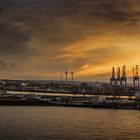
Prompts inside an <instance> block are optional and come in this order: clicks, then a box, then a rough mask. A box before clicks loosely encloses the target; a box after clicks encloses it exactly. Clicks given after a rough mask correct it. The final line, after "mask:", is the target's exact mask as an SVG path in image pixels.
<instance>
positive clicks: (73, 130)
mask: <svg viewBox="0 0 140 140" xmlns="http://www.w3.org/2000/svg"><path fill="white" fill-rule="evenodd" d="M25 139H26V140H94V139H95V140H97V139H101V140H125V139H126V140H127V139H130V140H131V139H132V140H139V139H140V111H137V110H115V109H93V108H72V107H14V106H9V107H7V106H3V107H2V106H1V107H0V140H25Z"/></svg>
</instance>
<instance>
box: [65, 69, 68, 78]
mask: <svg viewBox="0 0 140 140" xmlns="http://www.w3.org/2000/svg"><path fill="white" fill-rule="evenodd" d="M65 76H66V81H68V71H67V70H65Z"/></svg>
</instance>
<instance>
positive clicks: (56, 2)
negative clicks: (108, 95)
mask: <svg viewBox="0 0 140 140" xmlns="http://www.w3.org/2000/svg"><path fill="white" fill-rule="evenodd" d="M123 64H125V65H127V69H128V73H127V74H128V75H129V76H131V75H132V72H131V71H132V67H133V65H136V64H140V0H0V78H8V79H59V77H60V75H61V74H64V70H65V69H67V70H68V71H69V72H70V71H71V70H72V71H74V73H75V77H76V80H89V81H95V80H96V81H97V80H102V79H103V80H105V79H106V80H108V78H109V77H110V75H111V68H112V66H116V67H117V66H122V65H123Z"/></svg>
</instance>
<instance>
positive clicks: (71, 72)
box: [71, 72, 74, 82]
mask: <svg viewBox="0 0 140 140" xmlns="http://www.w3.org/2000/svg"><path fill="white" fill-rule="evenodd" d="M73 75H74V73H73V72H71V80H72V82H73Z"/></svg>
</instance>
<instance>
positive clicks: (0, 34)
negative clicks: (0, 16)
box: [0, 22, 30, 56]
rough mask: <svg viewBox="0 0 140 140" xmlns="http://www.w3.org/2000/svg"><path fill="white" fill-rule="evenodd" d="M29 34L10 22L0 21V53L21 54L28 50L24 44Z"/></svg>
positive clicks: (2, 54)
mask: <svg viewBox="0 0 140 140" xmlns="http://www.w3.org/2000/svg"><path fill="white" fill-rule="evenodd" d="M29 38H30V35H29V33H28V32H24V31H22V30H21V29H20V28H19V27H17V26H15V25H12V24H10V23H4V22H0V55H1V56H4V55H22V53H26V51H27V50H28V48H27V46H26V45H25V44H24V43H25V42H26V41H28V40H29Z"/></svg>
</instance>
